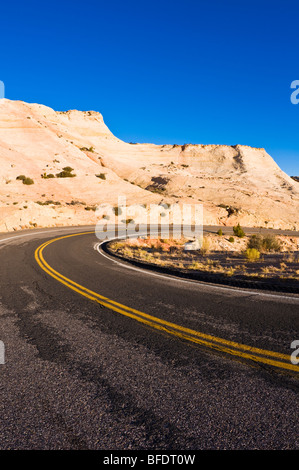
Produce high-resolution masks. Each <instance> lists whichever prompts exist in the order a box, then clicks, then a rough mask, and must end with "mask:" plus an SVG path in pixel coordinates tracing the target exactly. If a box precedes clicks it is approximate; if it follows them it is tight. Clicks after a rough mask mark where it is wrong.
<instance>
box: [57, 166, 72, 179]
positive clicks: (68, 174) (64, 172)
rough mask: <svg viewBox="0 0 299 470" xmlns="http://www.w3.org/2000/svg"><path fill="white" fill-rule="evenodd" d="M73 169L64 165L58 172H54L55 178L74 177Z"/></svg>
mask: <svg viewBox="0 0 299 470" xmlns="http://www.w3.org/2000/svg"><path fill="white" fill-rule="evenodd" d="M73 170H74V169H73V168H71V167H70V166H65V167H64V168H62V171H61V172H60V173H57V174H56V178H74V177H75V176H76V175H75V174H73V173H72V171H73Z"/></svg>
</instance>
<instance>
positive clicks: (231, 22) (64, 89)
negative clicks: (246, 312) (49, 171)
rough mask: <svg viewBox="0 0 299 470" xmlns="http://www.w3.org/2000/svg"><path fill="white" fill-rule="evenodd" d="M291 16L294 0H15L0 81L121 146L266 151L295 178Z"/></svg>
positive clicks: (297, 9)
mask: <svg viewBox="0 0 299 470" xmlns="http://www.w3.org/2000/svg"><path fill="white" fill-rule="evenodd" d="M298 17H299V2H298V0H284V1H277V0H271V1H268V0H259V1H257V0H250V1H247V0H221V1H220V0H214V1H213V0H206V1H202V0H198V1H195V0H184V1H176V0H171V1H168V0H160V1H157V0H151V1H143V0H138V1H136V0H127V1H124V0H122V1H120V0H109V1H107V0H105V1H102V0H97V1H96V0H94V1H93V0H85V1H84V2H78V1H64V0H61V1H59V2H58V1H56V0H52V1H51V2H38V1H31V0H28V1H26V2H24V1H13V0H12V1H11V2H5V3H2V4H1V28H0V39H1V61H0V80H3V81H4V83H5V87H6V88H5V89H6V97H7V98H9V99H13V100H24V101H28V102H35V103H42V104H45V105H47V106H50V107H52V108H54V109H56V110H61V111H64V110H67V109H79V110H95V111H99V112H101V113H102V114H103V117H104V120H105V122H106V124H107V125H108V127H109V128H110V130H111V131H112V132H113V133H114V134H115V135H116V136H117V137H119V138H120V139H123V140H125V141H127V142H152V143H158V144H165V143H170V144H174V143H177V144H184V143H194V144H196V143H203V144H210V143H213V144H228V145H235V144H243V145H251V146H255V147H264V148H265V149H266V150H267V151H268V152H269V153H270V154H271V156H272V157H273V158H274V159H275V160H276V162H277V163H278V164H279V165H280V167H281V168H282V169H283V170H284V171H285V172H286V173H288V174H289V175H299V139H298V134H299V104H298V105H293V104H292V103H291V100H290V95H291V93H292V90H291V88H290V86H291V82H292V81H293V80H299V61H298V54H299V47H298V46H299V35H298Z"/></svg>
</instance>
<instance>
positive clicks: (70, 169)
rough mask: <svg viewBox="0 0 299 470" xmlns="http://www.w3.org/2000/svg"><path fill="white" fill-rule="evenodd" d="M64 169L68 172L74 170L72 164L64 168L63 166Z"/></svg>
mask: <svg viewBox="0 0 299 470" xmlns="http://www.w3.org/2000/svg"><path fill="white" fill-rule="evenodd" d="M62 169H63V171H66V172H68V173H71V172H72V171H74V168H72V167H70V166H65V167H64V168H62Z"/></svg>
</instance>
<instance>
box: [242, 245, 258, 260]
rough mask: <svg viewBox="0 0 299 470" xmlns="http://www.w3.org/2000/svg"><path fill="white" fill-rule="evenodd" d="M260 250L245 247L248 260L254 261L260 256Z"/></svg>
mask: <svg viewBox="0 0 299 470" xmlns="http://www.w3.org/2000/svg"><path fill="white" fill-rule="evenodd" d="M260 255H261V254H260V252H259V250H256V249H255V248H247V250H246V251H245V256H246V258H247V259H248V260H249V261H256V260H258V259H259V258H260Z"/></svg>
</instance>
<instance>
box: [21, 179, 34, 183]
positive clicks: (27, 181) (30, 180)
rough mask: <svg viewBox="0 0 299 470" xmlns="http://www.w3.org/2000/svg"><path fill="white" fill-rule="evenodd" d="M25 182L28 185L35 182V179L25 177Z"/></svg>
mask: <svg viewBox="0 0 299 470" xmlns="http://www.w3.org/2000/svg"><path fill="white" fill-rule="evenodd" d="M23 184H27V185H30V184H34V181H33V179H31V178H25V179H23Z"/></svg>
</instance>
